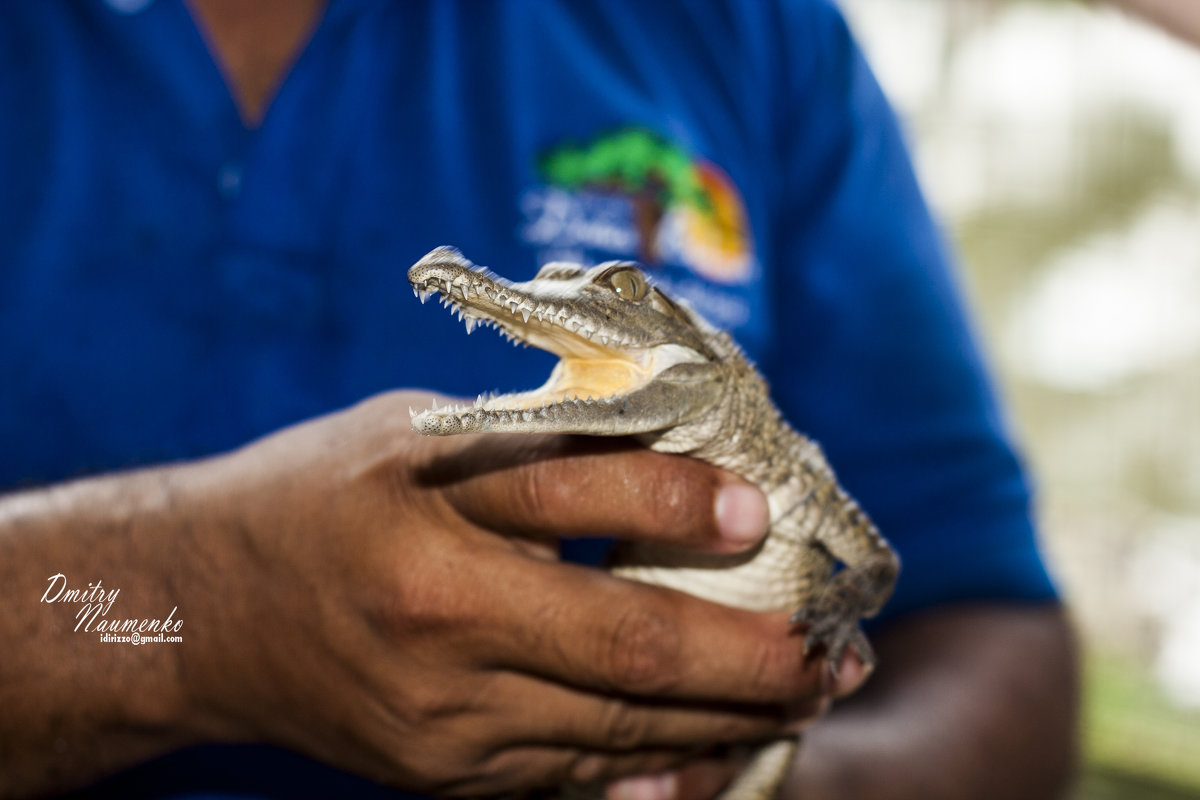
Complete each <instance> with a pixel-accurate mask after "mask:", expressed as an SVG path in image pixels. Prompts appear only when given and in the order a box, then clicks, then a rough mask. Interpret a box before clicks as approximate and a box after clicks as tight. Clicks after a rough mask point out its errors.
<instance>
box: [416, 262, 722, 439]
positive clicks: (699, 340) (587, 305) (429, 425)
mask: <svg viewBox="0 0 1200 800" xmlns="http://www.w3.org/2000/svg"><path fill="white" fill-rule="evenodd" d="M408 278H409V282H410V283H411V284H412V285H413V289H414V291H415V292H416V293H417V295H418V297H420V298H421V300H422V302H424V300H425V299H427V297H428V296H429V294H430V293H434V292H436V293H438V294H440V295H441V297H442V302H443V304H444V305H449V306H450V307H451V308H452V309H453V310H454V312H455V313H456V314H458V316H459V318H460V319H462V320H463V321H464V323H465V324H466V327H467V332H468V333H470V332H471V331H472V330H473V329H474V328H475V327H476V326H477V325H480V324H483V325H488V326H491V327H495V328H498V329H499V330H500V331H501V333H502V334H503V335H505V336H506V337H508V338H510V339H513V340H515V341H517V342H521V343H526V344H530V345H533V346H535V347H538V348H540V349H542V350H547V351H549V352H551V353H553V354H555V355H557V356H558V357H559V359H560V361H559V363H558V364H557V366H556V367H555V368H554V370H553V372H552V373H551V375H550V378H549V379H548V380H547V381H546V383H545V384H544V385H543V386H541V387H540V388H538V389H534V390H532V391H528V392H519V393H514V394H506V395H499V396H494V397H482V396H481V397H480V398H479V399H478V400H476V402H475V404H474V405H473V406H457V407H453V408H443V409H433V410H429V411H425V412H422V413H420V414H414V417H413V427H414V428H415V429H416V430H418V431H420V432H422V433H426V434H454V433H469V432H475V431H506V430H511V431H522V432H559V433H587V434H605V435H620V434H635V433H647V432H651V431H656V430H662V429H664V428H669V427H673V426H675V425H678V424H680V423H681V422H684V421H686V420H688V419H691V418H693V417H695V416H697V415H698V414H701V413H703V412H704V411H706V410H708V408H710V407H711V406H712V405H713V404H714V403H715V402H716V399H717V398H718V397H719V388H720V368H719V364H718V363H717V362H716V360H715V358H714V357H713V355H712V353H711V352H710V351H709V349H708V345H707V343H706V340H705V334H706V332H707V330H706V328H707V325H706V324H705V323H703V321H701V320H699V319H698V318H697V317H695V316H694V315H692V314H691V313H690V312H687V311H686V310H685V309H681V308H680V307H679V306H676V305H675V304H674V303H671V302H670V301H669V300H667V299H666V298H665V297H663V296H662V295H661V294H658V293H657V290H654V289H652V288H650V287H649V286H648V285H647V284H645V282H644V281H645V279H644V277H643V276H642V275H641V273H640V272H638V271H637V270H636V269H635V268H633V267H632V266H631V265H627V264H602V265H600V266H599V267H594V268H592V269H591V270H587V271H584V270H582V269H580V268H577V267H573V266H569V265H548V266H547V267H545V268H543V269H542V271H541V272H539V273H538V276H537V277H536V278H534V279H533V280H531V281H528V282H526V283H511V282H509V281H506V280H504V279H502V278H499V277H498V276H495V275H493V274H491V273H489V272H487V271H486V270H482V269H478V268H475V267H474V266H473V265H472V264H471V263H470V262H469V261H467V260H466V259H464V258H463V257H462V256H461V255H460V254H459V253H458V252H457V251H454V250H451V249H449V248H439V249H437V250H434V251H432V252H431V253H429V254H428V255H426V256H425V257H424V258H423V259H421V260H420V261H419V262H417V263H416V264H415V265H414V266H413V267H412V268H411V269H410V270H409V273H408ZM614 281H615V282H616V286H615V287H614ZM622 290H624V293H622ZM623 294H624V296H623ZM698 325H699V326H703V327H698Z"/></svg>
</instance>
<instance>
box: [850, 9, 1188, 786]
mask: <svg viewBox="0 0 1200 800" xmlns="http://www.w3.org/2000/svg"><path fill="white" fill-rule="evenodd" d="M1179 2H1182V3H1193V2H1200V0H1179ZM842 3H843V6H844V8H845V11H846V14H847V16H848V17H849V19H850V21H851V24H852V26H853V27H854V29H855V31H856V32H857V34H858V36H859V38H860V40H861V42H862V44H863V46H864V48H865V49H866V51H867V54H868V57H869V58H870V60H871V62H872V64H873V66H874V69H875V72H876V74H877V75H878V77H879V80H880V82H881V83H882V84H883V86H884V88H885V89H886V90H887V91H888V93H889V94H890V96H891V98H892V100H893V102H894V103H895V104H896V106H897V107H898V110H899V111H900V114H901V116H902V118H903V121H904V124H905V127H906V130H907V133H908V136H909V140H910V142H911V144H912V146H913V148H914V151H915V154H916V160H917V165H918V171H919V172H920V174H921V178H922V181H923V183H924V186H925V189H926V192H927V194H928V195H929V198H930V201H931V202H932V204H933V205H934V206H935V208H936V209H937V211H938V213H939V215H940V217H941V219H942V221H943V222H944V224H945V226H946V234H947V237H948V238H949V239H950V240H951V241H952V242H953V243H954V245H955V246H956V247H957V249H958V252H959V255H960V258H961V261H962V264H963V268H964V278H963V280H964V283H965V290H966V293H967V296H968V299H969V302H970V304H971V305H972V306H973V307H974V310H975V312H976V314H977V318H978V320H979V325H980V327H981V331H980V333H981V335H982V338H983V340H984V344H985V347H986V349H987V350H988V351H989V352H990V355H991V357H992V360H993V363H994V364H995V367H996V369H997V371H998V373H999V374H998V377H999V382H1000V384H1001V390H1002V392H1003V394H1004V395H1005V396H1006V398H1007V400H1008V403H1009V406H1010V409H1011V411H1012V417H1013V420H1012V422H1013V425H1014V427H1015V428H1016V430H1017V432H1018V435H1019V437H1020V439H1021V440H1022V442H1023V444H1024V447H1025V449H1026V453H1027V454H1028V457H1029V460H1030V462H1031V466H1032V468H1033V470H1034V472H1035V473H1036V475H1037V476H1038V479H1039V485H1040V515H1041V519H1042V521H1043V537H1044V544H1045V547H1046V549H1047V551H1048V552H1049V553H1050V557H1051V558H1052V560H1053V564H1054V567H1055V571H1056V574H1057V576H1058V578H1059V581H1060V585H1061V586H1062V588H1063V590H1064V592H1065V594H1066V595H1067V598H1068V600H1069V602H1070V603H1071V605H1072V606H1073V609H1074V613H1075V617H1076V619H1077V622H1078V626H1079V629H1080V632H1081V635H1082V638H1083V643H1084V649H1085V654H1086V679H1085V719H1084V742H1085V759H1086V774H1085V776H1084V780H1083V782H1082V784H1081V785H1080V787H1079V788H1078V790H1077V792H1076V795H1075V800H1102V799H1103V798H1149V799H1150V800H1155V798H1160V797H1161V798H1183V797H1189V798H1190V797H1200V49H1194V48H1191V47H1189V46H1187V45H1185V44H1182V43H1181V42H1179V41H1177V40H1175V39H1172V38H1171V37H1170V36H1168V35H1167V34H1165V33H1163V32H1161V31H1160V30H1158V29H1155V28H1152V27H1150V26H1149V25H1148V24H1146V23H1144V22H1141V21H1139V20H1137V19H1135V18H1132V17H1128V16H1124V15H1122V14H1121V13H1118V12H1117V11H1114V10H1112V9H1109V8H1106V7H1103V6H1096V5H1090V4H1089V5H1084V4H1080V3H1074V2H1066V1H1065V0H1060V1H1058V2H1055V1H1053V0H1027V1H1026V2H1013V1H1012V0H842ZM1030 657H1031V658H1036V657H1037V655H1036V653H1031V654H1030Z"/></svg>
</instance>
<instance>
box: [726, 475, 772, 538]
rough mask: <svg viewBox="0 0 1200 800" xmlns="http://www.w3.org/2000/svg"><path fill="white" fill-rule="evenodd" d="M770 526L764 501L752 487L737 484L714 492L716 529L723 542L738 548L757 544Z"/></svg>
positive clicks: (765, 501) (759, 493) (765, 500)
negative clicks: (715, 495)
mask: <svg viewBox="0 0 1200 800" xmlns="http://www.w3.org/2000/svg"><path fill="white" fill-rule="evenodd" d="M769 522H770V520H769V519H768V512H767V499H766V498H765V497H763V493H762V492H760V491H759V490H758V489H756V488H755V487H753V486H747V485H746V484H741V483H738V484H734V485H732V486H726V487H724V488H723V489H721V491H719V492H717V528H718V530H720V532H721V538H723V539H725V540H726V541H729V542H732V543H733V544H735V545H738V546H739V547H749V546H750V545H752V544H756V543H757V542H758V540H759V539H761V538H762V537H763V536H764V535H765V534H766V532H767V525H768V523H769Z"/></svg>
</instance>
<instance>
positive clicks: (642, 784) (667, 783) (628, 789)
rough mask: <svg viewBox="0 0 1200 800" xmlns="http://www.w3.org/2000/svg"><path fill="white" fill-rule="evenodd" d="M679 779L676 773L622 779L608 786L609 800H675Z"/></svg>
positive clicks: (607, 794)
mask: <svg viewBox="0 0 1200 800" xmlns="http://www.w3.org/2000/svg"><path fill="white" fill-rule="evenodd" d="M678 787H679V778H678V776H676V774H675V773H674V772H664V773H662V774H661V775H638V776H637V777H634V778H622V779H621V780H619V781H613V782H612V783H610V784H609V785H608V791H607V792H605V794H606V796H607V798H608V800H675V793H676V791H677V790H678Z"/></svg>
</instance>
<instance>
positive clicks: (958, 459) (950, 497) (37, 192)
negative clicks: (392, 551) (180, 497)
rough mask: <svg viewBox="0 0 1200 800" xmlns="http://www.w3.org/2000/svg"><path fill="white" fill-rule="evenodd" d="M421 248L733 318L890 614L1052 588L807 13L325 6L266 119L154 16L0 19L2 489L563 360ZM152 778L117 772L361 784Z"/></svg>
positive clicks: (160, 13)
mask: <svg viewBox="0 0 1200 800" xmlns="http://www.w3.org/2000/svg"><path fill="white" fill-rule="evenodd" d="M442 244H452V245H455V246H457V247H459V248H461V249H462V250H463V251H464V253H466V254H467V255H468V256H469V257H471V258H473V259H475V260H476V261H478V262H481V263H485V264H488V265H490V266H492V267H494V268H495V269H496V270H497V271H498V272H500V273H502V274H504V275H506V276H509V277H512V278H515V279H521V278H525V277H528V276H530V275H532V274H533V273H534V272H535V271H536V270H537V269H538V267H539V266H540V265H541V264H542V263H545V262H547V261H550V260H559V259H570V260H576V261H583V262H598V261H601V260H607V259H612V258H634V259H639V260H642V261H644V262H645V263H646V264H647V265H648V269H649V270H650V272H651V274H652V275H653V277H654V279H655V280H656V281H658V282H659V283H660V284H662V285H663V286H665V287H666V288H667V289H668V290H669V291H670V292H672V293H673V294H674V295H676V296H678V297H682V298H683V299H685V300H687V301H688V302H690V303H691V304H692V305H693V306H694V307H696V308H698V309H699V310H700V311H701V312H702V313H704V314H705V315H706V316H708V317H709V318H710V319H712V320H713V321H714V322H716V323H718V324H720V325H722V326H724V327H726V328H728V329H730V330H731V331H733V333H734V334H735V335H736V337H737V338H738V340H739V341H740V342H741V343H742V344H743V346H744V347H745V348H746V349H747V351H748V352H749V354H750V355H751V356H752V357H753V358H754V359H755V360H756V361H757V362H758V363H759V364H760V366H761V367H762V369H763V371H764V373H765V374H766V375H767V376H768V378H769V379H770V381H771V383H772V385H773V389H774V393H775V397H776V399H777V401H778V403H779V405H780V407H781V408H782V409H783V411H784V413H785V414H786V416H787V417H788V418H789V419H790V420H791V421H792V423H793V424H794V425H795V426H796V427H797V428H798V429H800V430H802V431H805V432H807V433H809V434H810V435H812V436H813V437H815V438H816V439H818V440H819V441H821V443H822V444H823V445H824V446H825V449H826V451H827V452H828V454H829V457H830V460H831V462H832V463H833V464H834V466H835V468H836V469H837V470H838V473H839V475H840V477H841V479H842V481H843V483H844V484H845V485H846V487H847V488H848V489H849V490H850V491H851V492H852V493H853V494H855V495H856V496H857V497H858V498H859V500H860V502H861V503H862V505H863V506H864V507H865V508H866V509H867V510H868V511H869V512H870V514H871V515H872V516H873V517H874V518H875V520H876V521H877V522H878V523H879V526H880V527H881V529H882V530H883V531H884V532H885V534H886V535H887V536H888V537H889V538H890V539H891V540H892V541H893V542H894V543H895V544H896V546H897V548H898V549H899V550H900V552H901V555H902V558H903V561H904V572H903V575H902V576H901V579H900V583H899V586H898V588H897V592H896V595H895V598H894V600H893V601H892V603H891V604H890V606H889V607H888V609H887V611H885V614H884V623H886V620H887V619H889V618H894V617H895V616H897V615H900V614H904V613H907V612H910V611H912V610H914V609H919V608H924V607H929V606H931V605H934V604H940V603H947V602H954V601H961V600H990V599H999V600H1008V601H1036V600H1045V599H1049V598H1052V597H1053V596H1054V592H1053V588H1052V585H1051V583H1050V581H1049V579H1048V578H1047V575H1046V572H1045V569H1044V568H1043V565H1042V562H1041V559H1040V557H1039V554H1038V551H1037V548H1036V545H1035V537H1034V530H1033V526H1032V523H1031V519H1030V510H1029V495H1030V490H1029V486H1028V483H1027V481H1026V479H1025V476H1024V474H1023V472H1022V468H1021V465H1020V463H1019V460H1018V458H1017V456H1016V455H1015V454H1014V450H1013V448H1012V446H1011V444H1010V442H1009V439H1008V436H1007V432H1006V430H1005V427H1004V424H1003V420H1002V419H1001V416H1000V414H999V412H998V410H997V407H996V403H995V400H994V398H993V394H992V390H991V388H990V386H989V383H988V378H987V376H986V374H985V370H984V367H983V366H982V364H981V362H980V358H979V355H978V353H977V350H976V347H975V344H974V342H973V339H972V335H971V332H970V330H969V327H968V325H967V323H966V322H965V320H964V317H963V312H962V308H961V304H960V300H959V296H958V291H957V288H956V287H955V284H954V278H953V276H952V275H951V272H950V269H949V265H948V257H947V253H946V250H945V248H944V245H943V242H942V240H941V238H940V236H939V234H938V231H937V229H936V226H935V225H934V224H933V222H932V221H931V219H930V216H929V213H928V210H927V208H926V206H925V203H924V201H923V200H922V197H921V195H920V192H919V190H918V188H917V185H916V182H915V180H914V177H913V173H912V168H911V166H910V163H909V158H908V155H907V154H906V152H905V148H904V145H903V142H902V138H901V135H900V132H899V131H898V129H897V124H896V121H895V119H894V117H893V115H892V112H891V111H890V109H889V107H888V105H887V103H886V102H885V100H884V98H883V97H882V96H881V94H880V91H879V88H878V86H877V84H876V82H875V80H874V78H873V77H872V75H871V73H870V70H869V69H868V67H867V66H866V64H865V62H864V61H863V58H862V56H861V54H860V53H859V51H858V49H857V48H856V46H855V44H854V42H853V40H852V38H851V36H850V34H849V33H848V31H847V29H846V26H845V24H844V22H843V20H842V19H841V17H840V16H839V14H838V13H837V11H836V10H835V9H834V8H833V7H832V6H831V4H830V3H829V2H826V1H825V0H795V1H794V2H778V3H768V2H762V3H758V2H754V3H742V2H735V1H734V0H729V1H728V2H714V1H713V0H665V1H664V2H654V3H645V2H638V1H637V0H629V2H622V1H621V0H571V2H551V1H550V0H510V1H506V0H494V1H493V2H487V3H479V2H465V1H464V2H455V0H443V1H442V2H417V1H416V0H406V2H391V1H390V0H332V2H331V3H330V5H329V8H328V10H327V11H326V13H325V15H324V17H323V19H322V20H321V22H320V25H319V27H318V28H317V29H316V31H315V33H314V34H313V36H312V39H311V41H309V42H308V44H307V46H306V47H305V49H304V50H303V52H302V53H301V55H300V56H299V58H298V60H297V62H296V63H295V65H294V67H293V68H292V70H291V72H290V73H289V74H288V75H287V77H286V80H285V81H284V83H283V84H282V86H281V87H280V89H279V92H278V95H277V96H276V97H275V99H274V101H273V102H272V104H271V106H270V108H269V110H268V112H267V114H266V117H265V119H264V120H263V122H262V125H261V126H260V127H259V128H257V129H253V130H248V129H247V128H246V127H245V126H244V125H243V124H242V122H241V121H240V119H239V117H238V114H237V111H236V109H235V107H234V105H233V102H232V100H231V98H230V96H229V92H228V90H227V87H226V85H225V83H224V81H223V79H222V76H221V74H220V71H219V69H218V67H217V66H216V65H215V64H214V61H213V58H212V56H211V54H210V53H209V51H208V49H207V47H206V45H205V42H204V40H203V39H202V37H201V35H200V34H199V32H198V31H197V29H196V26H195V24H194V22H193V20H192V19H191V17H190V16H189V15H188V13H187V11H186V8H185V6H184V5H183V4H182V3H180V2H177V1H176V0H158V1H157V2H154V1H153V0H107V2H105V0H74V2H67V1H66V0H62V1H61V2H59V1H54V2H50V1H47V2H24V3H16V2H13V3H4V4H2V5H0V487H17V486H22V485H36V484H41V483H46V482H53V481H58V480H62V479H65V478H70V477H73V476H78V475H82V474H88V473H93V472H98V471H105V470H112V469H117V468H124V467H130V466H135V465H142V464H154V463H160V462H164V461H171V460H178V459H187V458H194V457H198V456H203V455H207V454H211V453H214V452H220V451H223V450H227V449H230V448H233V447H236V446H238V445H240V444H243V443H245V442H246V441H248V440H250V439H252V438H254V437H257V436H259V435H262V434H264V433H267V432H269V431H272V430H275V429H277V428H279V427H281V426H284V425H287V424H289V423H292V422H296V421H298V420H301V419H305V418H307V417H311V416H313V415H317V414H320V413H323V412H327V411H330V410H332V409H336V408H339V407H343V406H346V405H348V404H350V403H353V402H355V401H357V400H359V399H361V398H363V397H365V396H367V395H370V394H372V393H375V392H378V391H381V390H384V389H388V388H394V387H403V386H408V387H429V388H435V389H438V390H441V391H445V392H450V393H458V394H468V395H469V394H472V393H477V392H479V391H483V390H493V389H499V390H513V389H525V388H530V387H532V386H535V385H539V384H540V383H541V382H542V381H543V380H544V378H545V375H546V374H547V372H548V370H549V368H550V363H551V362H550V359H549V357H547V356H545V355H544V354H537V353H532V352H530V351H527V350H521V351H517V350H514V349H512V348H511V347H510V346H509V345H507V344H506V343H503V342H501V341H500V340H499V338H498V337H491V336H488V335H486V334H482V335H476V336H473V337H471V338H470V340H467V338H466V337H465V336H464V334H463V330H462V326H461V324H459V323H457V322H456V321H454V320H453V319H452V318H451V316H450V315H448V314H445V313H444V312H442V311H441V309H439V308H437V307H436V304H430V305H428V306H421V305H420V304H418V303H416V301H415V300H413V299H412V295H411V292H410V290H409V289H408V286H407V283H406V280H405V271H406V268H407V266H408V265H409V264H411V263H412V262H413V261H415V260H416V259H417V258H419V257H420V256H421V255H422V254H424V253H425V252H427V251H428V250H430V249H431V248H432V247H434V246H436V245H442ZM175 759H176V760H174V761H171V760H170V759H168V761H167V762H166V763H168V764H169V765H170V768H163V767H162V763H163V762H160V764H159V765H157V766H151V767H149V768H145V769H143V770H141V771H140V772H137V773H135V775H141V776H142V777H143V778H145V776H147V775H150V776H160V777H161V774H172V775H174V776H175V780H176V788H182V789H187V788H188V786H191V787H192V788H193V789H196V788H197V787H199V788H200V789H203V790H208V789H216V788H219V787H217V785H216V783H214V781H215V780H216V778H215V777H214V776H220V775H223V774H225V773H226V772H227V773H228V775H226V776H225V778H223V779H222V780H226V779H227V781H228V783H223V784H221V785H222V786H226V787H227V788H231V790H236V789H237V787H239V786H240V787H241V790H242V791H244V792H252V793H253V792H263V793H269V792H270V791H271V790H270V788H269V787H271V786H280V785H281V784H278V783H277V781H278V780H280V778H279V774H280V773H282V774H284V775H287V776H291V777H290V778H288V780H295V779H296V776H301V778H300V779H299V780H300V782H299V783H288V784H286V785H282V786H283V788H280V789H278V791H279V793H280V794H281V795H282V796H296V793H297V791H298V790H299V788H304V787H307V788H308V789H310V790H313V791H315V792H316V793H318V794H319V793H322V792H323V791H333V790H332V789H329V790H321V789H319V788H317V789H314V787H319V786H320V784H319V780H320V779H319V778H317V777H314V776H317V775H322V776H325V777H324V778H323V779H327V780H331V781H351V779H348V778H345V777H344V776H334V775H333V773H332V772H330V771H327V770H324V769H323V768H320V767H317V766H316V765H313V764H311V762H308V761H306V760H303V759H300V758H298V757H294V756H291V755H287V754H282V753H278V752H270V751H264V750H262V749H254V750H247V749H242V748H222V749H218V750H215V751H212V750H205V751H199V752H198V753H197V752H192V753H189V754H185V755H183V756H177V757H175ZM181 759H182V760H181ZM187 759H200V760H199V761H187ZM214 759H215V760H214ZM189 763H190V764H193V765H200V766H196V768H195V770H194V772H195V777H196V780H197V781H198V783H194V784H187V783H186V781H184V783H183V784H180V783H179V780H181V779H180V778H179V776H181V775H185V776H186V775H188V774H191V773H189V771H188V768H187V767H186V766H183V765H186V764H189ZM264 763H275V766H276V767H278V769H277V770H276V771H275V773H272V777H270V778H269V779H268V778H260V777H256V778H251V777H248V776H249V775H250V774H251V773H252V772H258V773H261V770H258V769H257V766H253V765H262V764H264ZM213 764H220V765H223V766H221V767H219V768H218V767H213V766H212V765H213ZM155 769H158V770H159V772H158V773H156V772H154V770H155ZM133 779H134V778H128V777H127V778H125V780H133ZM156 779H157V778H155V780H156ZM239 781H241V783H239ZM351 785H352V786H353V787H354V788H355V789H356V790H357V789H361V790H362V791H367V789H366V788H365V784H362V785H360V784H359V783H358V782H357V781H351V782H350V783H347V784H344V785H343V784H341V783H337V784H336V786H339V787H343V786H351ZM298 787H299V788H298ZM126 788H127V789H128V786H127V787H126ZM337 791H338V792H339V793H342V792H343V789H337Z"/></svg>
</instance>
